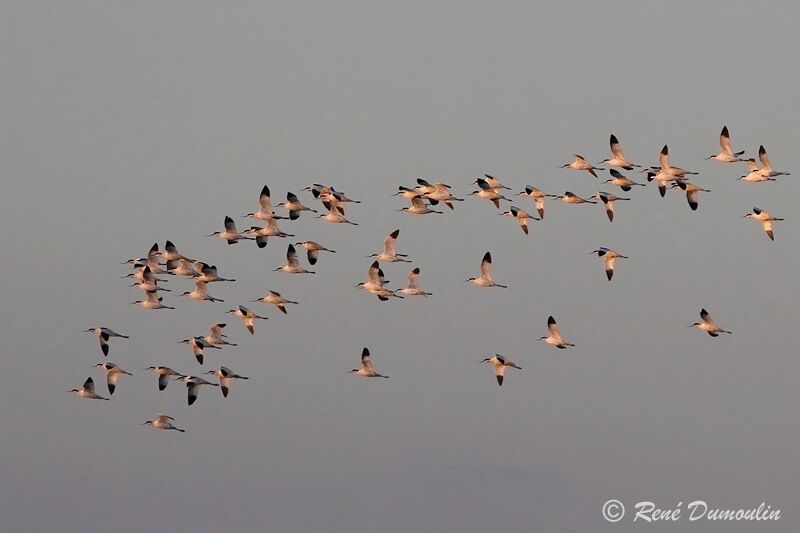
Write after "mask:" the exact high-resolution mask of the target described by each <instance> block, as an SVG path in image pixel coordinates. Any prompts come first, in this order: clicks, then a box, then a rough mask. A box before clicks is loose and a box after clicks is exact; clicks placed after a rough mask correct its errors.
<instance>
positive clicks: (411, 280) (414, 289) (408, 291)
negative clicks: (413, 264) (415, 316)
mask: <svg viewBox="0 0 800 533" xmlns="http://www.w3.org/2000/svg"><path fill="white" fill-rule="evenodd" d="M419 273H420V270H419V267H417V268H414V269H412V270H411V272H409V273H408V287H406V288H405V289H400V290H399V291H397V292H399V293H400V294H404V295H406V296H431V295H432V294H433V293H431V292H425V291H423V290H422V289H420V288H419V285H418V283H419Z"/></svg>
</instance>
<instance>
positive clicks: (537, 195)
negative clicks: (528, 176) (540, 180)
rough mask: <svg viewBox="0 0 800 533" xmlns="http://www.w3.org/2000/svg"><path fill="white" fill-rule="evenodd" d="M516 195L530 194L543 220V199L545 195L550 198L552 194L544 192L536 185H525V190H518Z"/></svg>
mask: <svg viewBox="0 0 800 533" xmlns="http://www.w3.org/2000/svg"><path fill="white" fill-rule="evenodd" d="M517 196H530V197H531V198H532V199H533V203H534V205H535V206H536V211H537V212H538V213H539V218H540V219H542V220H544V199H545V198H547V197H550V198H552V197H553V195H552V194H546V193H544V192H542V191H541V190H539V189H537V188H536V187H533V186H531V185H526V186H525V190H524V191H522V192H520V193H519V194H518V195H517Z"/></svg>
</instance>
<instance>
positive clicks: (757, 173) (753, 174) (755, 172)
mask: <svg viewBox="0 0 800 533" xmlns="http://www.w3.org/2000/svg"><path fill="white" fill-rule="evenodd" d="M746 163H747V168H748V170H749V172H748V173H747V174H745V175H744V176H741V177H740V178H739V179H740V180H743V181H749V182H752V183H759V182H762V181H777V180H776V179H775V178H772V177H769V176H765V175H764V174H762V172H761V169H760V168H758V165H756V160H755V159H753V158H752V157H751V158H750V159H748V160H747V161H746Z"/></svg>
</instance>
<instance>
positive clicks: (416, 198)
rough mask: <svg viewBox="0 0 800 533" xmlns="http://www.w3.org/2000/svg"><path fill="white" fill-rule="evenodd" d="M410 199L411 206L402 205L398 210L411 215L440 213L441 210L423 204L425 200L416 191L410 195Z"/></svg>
mask: <svg viewBox="0 0 800 533" xmlns="http://www.w3.org/2000/svg"><path fill="white" fill-rule="evenodd" d="M410 200H411V207H403V208H401V209H400V211H405V212H406V213H410V214H412V215H426V214H428V213H436V214H439V215H441V214H442V212H441V211H436V210H434V209H431V208H429V207H428V206H427V205H425V201H424V200H423V199H422V196H420V195H419V194H417V193H414V195H413V196H411V197H410Z"/></svg>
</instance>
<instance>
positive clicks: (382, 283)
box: [356, 261, 402, 302]
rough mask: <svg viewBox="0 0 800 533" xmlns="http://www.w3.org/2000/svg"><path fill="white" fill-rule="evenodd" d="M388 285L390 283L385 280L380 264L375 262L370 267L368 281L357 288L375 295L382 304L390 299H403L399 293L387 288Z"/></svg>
mask: <svg viewBox="0 0 800 533" xmlns="http://www.w3.org/2000/svg"><path fill="white" fill-rule="evenodd" d="M387 283H388V281H387V280H386V279H385V278H384V275H383V270H381V267H380V263H378V261H373V262H372V264H371V265H370V266H369V270H367V281H366V282H361V283H359V284H358V285H356V288H359V289H364V290H365V291H367V292H369V293H370V294H374V295H375V296H376V297H377V298H378V300H380V301H382V302H385V301H387V300H389V298H402V296H400V295H399V294H397V291H393V290H391V289H389V288H387V287H386V284H387Z"/></svg>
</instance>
